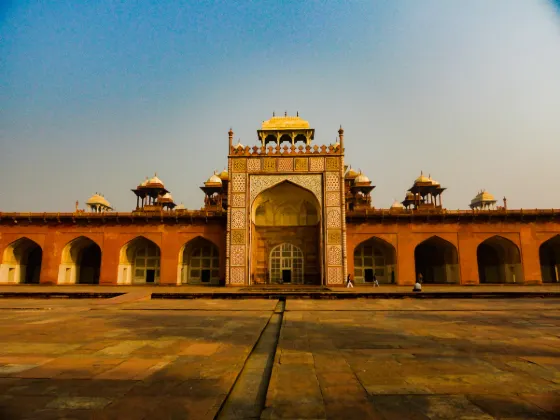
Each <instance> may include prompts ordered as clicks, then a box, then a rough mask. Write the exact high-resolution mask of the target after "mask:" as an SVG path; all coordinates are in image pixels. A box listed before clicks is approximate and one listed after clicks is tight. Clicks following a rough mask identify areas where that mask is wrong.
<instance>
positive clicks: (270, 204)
mask: <svg viewBox="0 0 560 420" xmlns="http://www.w3.org/2000/svg"><path fill="white" fill-rule="evenodd" d="M320 220H321V211H320V206H319V202H318V200H317V198H316V197H315V195H314V194H313V193H312V192H311V191H309V190H307V189H305V188H303V187H300V186H299V185H296V184H294V183H292V182H289V181H284V182H281V183H279V184H276V185H275V186H273V187H271V188H269V189H266V190H264V191H262V192H261V193H260V194H259V195H258V196H257V197H256V198H255V200H254V202H253V205H252V207H251V283H252V284H264V283H272V282H277V281H278V279H276V280H273V279H272V277H273V276H272V274H271V269H272V267H271V266H270V264H271V261H272V260H271V257H270V256H271V252H272V250H273V249H275V248H277V247H278V246H280V245H282V244H286V243H287V244H290V245H291V246H293V247H295V248H297V249H298V250H299V251H300V252H301V254H302V258H303V263H302V266H303V267H304V269H303V271H302V276H303V277H302V279H301V281H299V280H297V281H293V282H292V283H293V284H320V283H321V252H322V248H321V246H320V240H321V237H320V236H321V229H320ZM277 249H280V248H277ZM290 249H291V248H290ZM285 252H286V253H288V251H285ZM290 270H291V269H290ZM294 270H295V268H294ZM285 275H287V274H285ZM294 276H295V272H294ZM275 278H276V277H275ZM292 278H295V277H293V276H292Z"/></svg>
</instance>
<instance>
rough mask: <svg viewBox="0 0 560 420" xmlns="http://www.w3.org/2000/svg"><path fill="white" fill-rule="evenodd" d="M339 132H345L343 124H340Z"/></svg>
mask: <svg viewBox="0 0 560 420" xmlns="http://www.w3.org/2000/svg"><path fill="white" fill-rule="evenodd" d="M338 134H344V129H343V128H342V124H341V125H340V128H339V129H338Z"/></svg>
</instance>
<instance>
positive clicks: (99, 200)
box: [86, 193, 111, 208]
mask: <svg viewBox="0 0 560 420" xmlns="http://www.w3.org/2000/svg"><path fill="white" fill-rule="evenodd" d="M86 204H87V205H90V206H92V205H98V206H104V207H108V208H111V203H109V202H108V201H107V199H106V198H105V197H103V196H102V195H99V194H97V193H95V194H93V195H92V196H91V197H90V198H89V199H88V200H87V201H86Z"/></svg>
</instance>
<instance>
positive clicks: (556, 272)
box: [539, 235, 560, 283]
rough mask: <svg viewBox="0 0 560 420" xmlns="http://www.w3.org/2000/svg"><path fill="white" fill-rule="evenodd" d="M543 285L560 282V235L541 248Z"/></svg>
mask: <svg viewBox="0 0 560 420" xmlns="http://www.w3.org/2000/svg"><path fill="white" fill-rule="evenodd" d="M539 257H540V260H541V274H542V281H543V283H559V282H560V235H556V236H554V237H553V238H551V239H549V240H548V241H546V242H544V243H543V244H542V245H541V247H540V248H539Z"/></svg>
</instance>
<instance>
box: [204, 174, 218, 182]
mask: <svg viewBox="0 0 560 420" xmlns="http://www.w3.org/2000/svg"><path fill="white" fill-rule="evenodd" d="M221 183H222V180H221V179H220V177H219V176H218V175H216V174H214V175H212V176H211V177H210V178H208V181H206V182H205V184H221Z"/></svg>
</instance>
